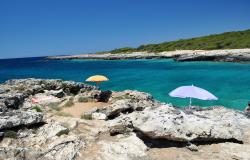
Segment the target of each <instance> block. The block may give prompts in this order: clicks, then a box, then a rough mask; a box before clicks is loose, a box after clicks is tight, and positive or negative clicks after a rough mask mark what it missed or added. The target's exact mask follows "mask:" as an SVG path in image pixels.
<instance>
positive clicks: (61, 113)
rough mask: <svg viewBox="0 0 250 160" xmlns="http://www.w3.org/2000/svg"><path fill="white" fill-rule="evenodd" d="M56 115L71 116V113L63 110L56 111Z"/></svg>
mask: <svg viewBox="0 0 250 160" xmlns="http://www.w3.org/2000/svg"><path fill="white" fill-rule="evenodd" d="M56 115H58V116H63V117H72V115H71V114H69V113H65V112H57V113H56Z"/></svg>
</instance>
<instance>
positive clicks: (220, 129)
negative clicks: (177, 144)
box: [133, 106, 246, 141]
mask: <svg viewBox="0 0 250 160" xmlns="http://www.w3.org/2000/svg"><path fill="white" fill-rule="evenodd" d="M174 110H175V109H174V108H171V107H167V106H164V107H158V108H155V109H148V110H144V111H142V112H140V113H136V114H134V115H133V116H134V120H133V125H134V127H135V129H136V130H138V131H141V132H142V133H143V134H145V135H147V136H148V137H151V138H165V139H169V140H175V141H192V140H198V141H202V140H205V141H206V140H207V141H210V140H216V139H228V140H229V139H235V140H238V141H242V140H243V131H242V129H241V128H240V127H239V121H244V120H246V118H245V117H244V115H242V114H240V113H236V112H234V111H232V110H228V109H218V110H212V111H199V112H195V113H194V114H185V113H184V112H182V111H181V112H180V114H175V112H174ZM241 119H242V120H241Z"/></svg>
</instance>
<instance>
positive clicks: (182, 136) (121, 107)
mask: <svg viewBox="0 0 250 160" xmlns="http://www.w3.org/2000/svg"><path fill="white" fill-rule="evenodd" d="M0 86H1V90H0V102H1V103H0V106H1V111H0V159H9V160H12V159H15V160H16V159H17V160H19V159H20V160H21V159H22V160H33V159H34V160H35V159H36V160H78V159H79V160H81V159H86V160H124V159H126V160H135V159H136V160H137V159H139V160H140V159H141V160H152V159H154V160H173V159H183V160H185V159H188V160H199V159H243V160H249V159H250V155H249V152H250V125H249V124H250V119H249V117H247V114H246V113H243V112H240V111H236V110H230V109H226V108H224V107H220V108H214V107H211V108H207V109H203V108H199V107H192V108H191V110H185V109H182V108H174V107H172V105H171V104H163V103H160V102H158V101H156V100H154V99H153V97H152V96H151V95H150V94H147V93H143V92H138V91H131V90H126V91H122V92H111V91H109V96H108V97H107V98H104V99H105V100H106V101H107V102H106V104H105V105H104V106H101V107H96V106H94V108H90V110H88V112H85V114H83V115H84V116H83V117H82V118H85V119H81V118H76V117H71V116H70V115H68V114H65V113H64V114H62V112H61V109H62V107H71V105H72V104H74V102H77V103H78V104H80V105H82V104H83V103H87V102H85V101H88V100H90V99H91V103H94V102H92V101H93V98H92V97H97V98H96V100H99V99H98V97H100V95H101V93H100V91H99V90H97V89H96V88H95V87H92V86H89V85H86V84H82V83H76V82H71V81H61V80H41V79H22V80H10V81H7V82H6V83H4V84H1V85H0ZM79 100H80V101H82V102H81V103H80V102H79ZM83 106H84V105H83Z"/></svg>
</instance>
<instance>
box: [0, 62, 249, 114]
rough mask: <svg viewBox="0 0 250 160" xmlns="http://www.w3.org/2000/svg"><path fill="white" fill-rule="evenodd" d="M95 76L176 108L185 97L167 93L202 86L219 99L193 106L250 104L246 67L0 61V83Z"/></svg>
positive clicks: (109, 85) (114, 87) (116, 87)
mask: <svg viewBox="0 0 250 160" xmlns="http://www.w3.org/2000/svg"><path fill="white" fill-rule="evenodd" d="M94 74H103V75H106V76H108V77H109V78H110V81H108V82H105V83H102V84H101V88H102V89H103V90H104V89H111V90H116V91H119V90H125V89H135V90H139V91H145V92H149V93H151V94H152V95H153V96H154V97H155V98H156V99H158V100H160V101H163V102H167V103H168V102H169V103H173V104H175V105H179V106H184V105H188V99H179V98H172V97H169V96H168V93H169V92H170V91H171V90H173V89H175V88H176V87H178V86H182V85H191V84H194V85H196V86H199V87H202V88H204V89H206V90H208V91H210V92H212V93H213V94H214V95H216V96H217V97H218V98H219V100H218V101H202V100H193V104H194V105H201V106H210V105H224V106H226V107H228V108H234V109H240V110H243V109H244V108H245V106H246V104H247V102H248V100H250V64H239V63H217V62H185V63H180V62H179V63H178V62H174V61H173V60H122V61H102V60H98V61H97V60H62V61H47V60H43V59H42V58H24V59H8V60H0V82H4V81H6V80H8V79H13V78H29V77H34V78H58V79H63V80H74V81H79V82H82V81H84V80H85V79H86V78H87V77H89V76H91V75H94Z"/></svg>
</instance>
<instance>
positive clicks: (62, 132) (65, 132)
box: [56, 129, 69, 137]
mask: <svg viewBox="0 0 250 160" xmlns="http://www.w3.org/2000/svg"><path fill="white" fill-rule="evenodd" d="M68 133H69V129H65V130H62V131H60V132H58V133H57V134H56V135H57V136H58V137H60V136H61V135H63V134H66V135H68Z"/></svg>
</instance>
